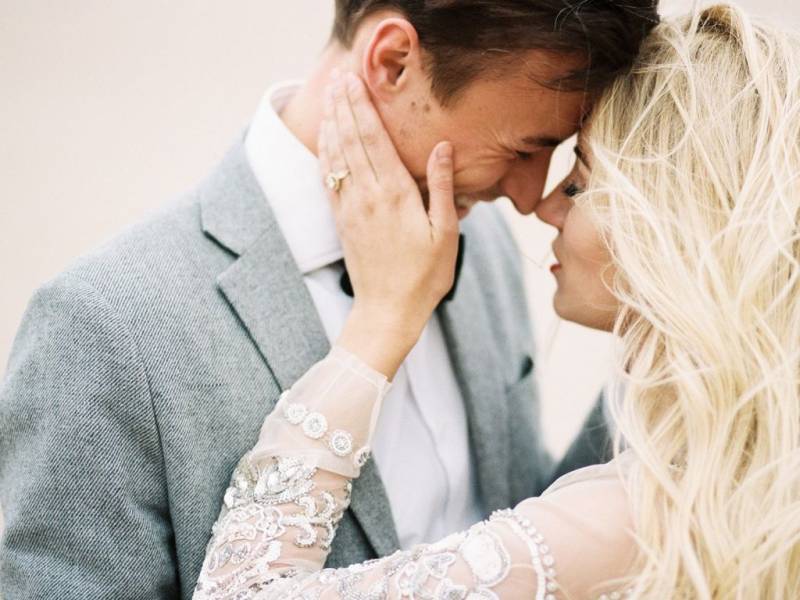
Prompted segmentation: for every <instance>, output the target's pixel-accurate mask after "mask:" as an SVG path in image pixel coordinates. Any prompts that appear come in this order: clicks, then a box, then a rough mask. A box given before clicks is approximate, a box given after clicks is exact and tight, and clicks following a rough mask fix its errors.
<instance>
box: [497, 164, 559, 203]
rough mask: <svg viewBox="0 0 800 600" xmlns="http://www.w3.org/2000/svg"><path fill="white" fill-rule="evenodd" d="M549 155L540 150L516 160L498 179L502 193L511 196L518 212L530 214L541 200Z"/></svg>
mask: <svg viewBox="0 0 800 600" xmlns="http://www.w3.org/2000/svg"><path fill="white" fill-rule="evenodd" d="M551 156H552V152H542V153H541V154H538V155H534V156H533V157H532V158H531V159H530V160H525V161H523V160H517V161H515V162H514V164H512V166H511V168H510V169H509V170H508V172H507V173H506V174H505V176H504V177H503V178H502V179H501V180H500V184H499V185H500V189H501V190H502V191H503V195H504V196H508V197H509V198H511V202H513V204H514V208H516V209H517V212H518V213H520V214H522V215H529V214H531V213H532V212H533V211H534V210H535V209H536V205H537V204H538V203H539V202H540V201H541V199H542V192H544V186H545V182H546V180H547V170H548V168H549V167H550V158H551Z"/></svg>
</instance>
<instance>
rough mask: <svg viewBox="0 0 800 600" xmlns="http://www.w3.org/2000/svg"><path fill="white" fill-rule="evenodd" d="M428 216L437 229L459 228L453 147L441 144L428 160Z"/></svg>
mask: <svg viewBox="0 0 800 600" xmlns="http://www.w3.org/2000/svg"><path fill="white" fill-rule="evenodd" d="M428 193H429V195H430V198H429V203H430V204H429V206H428V216H429V218H430V220H431V223H432V224H433V226H434V227H435V228H436V229H446V228H450V227H455V228H458V215H457V214H456V207H455V203H454V194H453V145H452V144H451V143H450V142H439V143H438V144H437V145H436V147H435V148H434V149H433V152H431V156H430V158H429V159H428Z"/></svg>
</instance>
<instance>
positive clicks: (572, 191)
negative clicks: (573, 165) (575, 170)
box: [562, 181, 583, 198]
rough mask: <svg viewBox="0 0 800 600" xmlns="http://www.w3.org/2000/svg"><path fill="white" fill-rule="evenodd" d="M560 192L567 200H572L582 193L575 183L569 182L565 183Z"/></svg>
mask: <svg viewBox="0 0 800 600" xmlns="http://www.w3.org/2000/svg"><path fill="white" fill-rule="evenodd" d="M562 191H563V192H564V195H565V196H567V197H569V198H574V197H575V196H577V195H578V194H580V193H581V192H583V190H582V189H581V188H580V187H578V184H577V183H575V182H574V181H570V182H569V183H567V184H566V185H565V186H564V187H563V189H562Z"/></svg>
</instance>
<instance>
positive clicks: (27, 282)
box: [0, 0, 800, 524]
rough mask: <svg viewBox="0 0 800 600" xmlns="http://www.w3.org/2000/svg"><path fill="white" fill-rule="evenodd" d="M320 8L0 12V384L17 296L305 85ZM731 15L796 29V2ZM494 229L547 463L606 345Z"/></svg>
mask: <svg viewBox="0 0 800 600" xmlns="http://www.w3.org/2000/svg"><path fill="white" fill-rule="evenodd" d="M332 4H333V2H332V0H294V1H293V2H277V1H276V0H231V1H229V2H224V3H222V2H217V1H211V0H191V1H189V0H135V1H133V0H128V1H122V0H80V1H78V0H73V1H71V2H45V1H41V0H40V1H36V0H0V282H2V283H1V284H0V286H1V287H0V289H1V290H2V293H0V372H3V371H4V370H5V364H6V360H7V357H8V353H9V350H10V346H11V343H12V340H13V335H14V332H15V330H16V328H17V326H18V324H19V321H20V318H21V315H22V312H23V310H24V307H25V304H26V302H27V299H28V298H29V297H30V295H31V293H32V292H33V290H34V289H35V288H36V287H37V286H38V285H39V284H41V283H42V282H43V281H45V280H47V279H48V278H50V277H52V276H53V275H55V274H56V273H57V272H58V271H59V270H61V269H62V268H63V267H64V266H65V265H66V264H68V263H69V262H70V261H71V260H72V259H73V258H74V257H76V256H78V255H80V254H81V253H83V252H85V251H87V250H88V249H89V248H91V247H93V246H95V245H97V244H98V243H99V242H100V241H102V240H104V239H106V238H108V237H110V236H111V235H113V234H114V232H116V231H118V230H119V229H120V228H122V227H124V226H125V225H126V224H128V223H131V222H133V221H135V220H136V219H138V218H139V217H140V216H141V215H143V214H145V213H147V212H148V211H150V210H153V209H154V208H155V207H157V206H159V205H160V204H162V203H163V202H165V201H167V200H169V199H170V198H172V197H174V196H175V195H176V194H178V193H180V192H181V191H183V190H186V189H187V188H189V187H190V186H192V185H194V184H195V183H196V182H197V181H198V180H199V179H200V178H201V177H203V175H204V174H205V173H206V172H208V171H209V169H210V168H211V167H212V166H213V165H214V164H215V162H216V161H217V160H218V159H219V158H220V157H221V155H222V154H223V153H224V151H225V150H226V148H227V147H228V146H229V145H230V144H231V143H232V141H233V140H234V138H235V137H236V136H237V135H238V133H239V132H240V131H241V130H242V128H243V127H244V126H245V124H246V123H247V121H248V119H249V117H250V116H251V114H252V112H253V110H254V108H255V106H256V104H257V102H258V101H259V98H260V96H261V95H262V93H263V91H264V89H265V87H266V86H267V85H268V84H269V83H270V82H272V81H275V80H279V79H284V78H298V77H299V78H301V77H303V75H304V74H305V73H306V72H307V71H308V70H309V68H310V66H311V65H312V64H313V62H314V59H315V56H316V55H317V53H318V52H319V50H320V49H321V48H322V46H323V44H324V42H325V40H326V38H327V32H328V27H329V23H330V20H331V15H332ZM744 4H745V5H746V6H747V5H749V6H751V7H752V8H753V9H754V10H758V11H760V12H762V13H767V14H773V15H778V16H781V17H783V18H784V20H785V21H786V20H787V18H788V21H789V22H792V23H797V22H798V17H800V8H798V4H797V2H796V0H784V1H780V0H769V1H768V0H763V1H760V2H759V1H758V0H749V1H748V2H745V3H744ZM688 5H689V2H687V1H681V0H666V2H665V3H664V7H665V10H666V11H668V12H669V11H674V10H676V9H677V8H679V7H681V6H688ZM566 154H569V149H567V152H566ZM566 162H567V159H566V158H565V153H564V152H562V153H561V154H560V155H559V158H558V159H557V160H556V167H555V168H554V172H553V176H554V177H557V176H558V175H559V173H562V172H563V169H564V168H565V165H566ZM509 219H510V221H511V224H512V226H513V229H514V232H515V235H516V237H517V238H518V240H519V242H520V245H521V247H522V250H523V252H524V253H525V254H526V255H527V256H529V257H531V258H532V260H531V261H528V264H529V268H528V274H527V275H528V280H529V292H530V294H529V296H530V302H531V306H532V310H533V314H534V316H535V320H536V328H537V339H538V341H539V347H540V360H539V375H540V383H541V386H542V390H543V394H544V398H545V414H544V419H545V434H546V436H547V443H548V445H549V446H550V447H551V449H552V450H553V451H554V452H556V453H559V452H561V451H562V450H563V449H564V448H565V446H566V445H567V444H568V442H569V439H570V438H571V436H572V435H573V433H574V431H575V430H576V428H577V427H578V426H579V424H580V421H581V420H582V418H583V415H584V414H585V412H586V410H587V409H588V407H589V406H590V405H591V404H592V402H593V400H594V397H595V394H596V392H597V390H598V389H599V388H600V386H601V384H602V382H603V380H604V378H605V376H606V372H607V368H606V360H607V357H608V355H609V350H608V348H609V340H608V338H607V337H606V336H605V335H602V334H597V333H595V332H590V331H587V330H584V329H582V328H579V327H577V326H574V325H571V324H568V323H560V324H559V323H558V321H557V319H555V316H554V314H553V313H552V310H551V308H550V298H551V295H552V291H553V287H554V286H553V281H552V278H551V276H550V274H549V272H547V271H546V270H543V269H539V268H537V267H536V266H535V265H534V262H539V261H541V260H542V258H543V257H544V256H545V255H546V253H547V249H548V248H549V244H550V240H551V238H552V232H551V231H550V230H549V229H548V228H546V227H543V226H541V225H539V224H538V223H536V222H535V220H534V219H532V218H528V219H522V218H520V217H519V216H517V215H515V214H514V213H512V212H509ZM0 524H1V523H0Z"/></svg>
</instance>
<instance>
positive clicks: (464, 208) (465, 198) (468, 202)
mask: <svg viewBox="0 0 800 600" xmlns="http://www.w3.org/2000/svg"><path fill="white" fill-rule="evenodd" d="M484 201H485V200H484V198H483V197H478V196H469V195H466V194H463V195H462V194H457V195H456V197H455V205H456V214H457V215H458V218H459V219H463V218H464V217H466V216H467V215H468V214H469V213H470V211H471V210H472V207H473V206H475V205H476V204H477V203H478V202H484Z"/></svg>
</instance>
